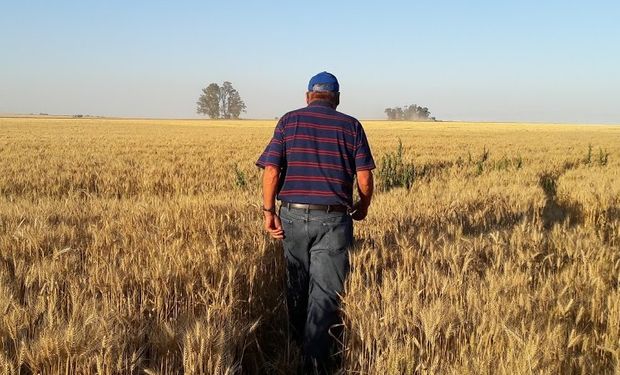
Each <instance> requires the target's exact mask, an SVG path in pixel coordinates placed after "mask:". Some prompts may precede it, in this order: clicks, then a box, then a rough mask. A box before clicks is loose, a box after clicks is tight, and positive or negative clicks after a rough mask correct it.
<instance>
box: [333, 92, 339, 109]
mask: <svg viewBox="0 0 620 375" xmlns="http://www.w3.org/2000/svg"><path fill="white" fill-rule="evenodd" d="M339 104H340V93H339V92H337V93H336V95H335V96H334V105H335V106H336V107H338V105H339Z"/></svg>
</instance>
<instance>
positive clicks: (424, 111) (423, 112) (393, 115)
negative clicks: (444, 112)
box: [385, 104, 435, 121]
mask: <svg viewBox="0 0 620 375" xmlns="http://www.w3.org/2000/svg"><path fill="white" fill-rule="evenodd" d="M385 114H386V115H387V117H388V120H409V121H435V117H431V111H429V110H428V108H427V107H422V106H419V105H417V104H411V105H409V106H405V107H394V108H386V109H385Z"/></svg>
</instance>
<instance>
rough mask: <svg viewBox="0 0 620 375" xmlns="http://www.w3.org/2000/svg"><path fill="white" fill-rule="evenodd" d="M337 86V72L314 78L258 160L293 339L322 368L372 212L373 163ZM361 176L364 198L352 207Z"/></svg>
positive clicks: (285, 116) (311, 360) (264, 207)
mask: <svg viewBox="0 0 620 375" xmlns="http://www.w3.org/2000/svg"><path fill="white" fill-rule="evenodd" d="M339 91H340V90H339V83H338V80H337V79H336V77H335V76H334V75H332V74H330V73H327V72H322V73H319V74H317V75H315V76H314V77H312V78H311V79H310V82H309V84H308V92H307V93H306V102H307V104H308V106H307V107H305V108H301V109H298V110H295V111H292V112H289V113H287V114H285V115H284V116H282V118H281V119H280V121H279V122H278V124H277V125H276V128H275V131H274V135H273V138H272V139H271V142H270V143H269V144H268V145H267V147H266V149H265V151H264V152H263V154H262V155H261V156H260V158H259V159H258V161H257V162H256V165H258V166H259V167H261V168H264V169H265V170H264V173H263V212H264V216H265V230H266V231H267V232H268V233H269V234H270V235H271V236H272V237H273V238H276V239H282V240H283V246H284V253H285V258H286V263H287V304H288V312H289V320H290V323H291V328H292V334H293V338H294V339H295V340H296V341H297V342H298V343H300V344H302V345H303V353H304V357H305V359H306V361H307V362H310V363H312V364H313V366H315V368H323V369H325V368H326V367H327V366H328V365H327V364H328V362H329V354H330V347H331V346H333V344H334V340H333V338H332V336H333V335H334V334H335V333H334V332H335V330H336V329H335V328H336V327H334V326H337V325H338V324H339V307H340V295H341V294H342V293H343V289H344V282H345V278H346V276H347V273H348V270H349V255H348V248H349V247H350V246H351V245H352V243H353V222H352V220H363V219H364V218H365V217H366V215H367V213H368V207H369V206H370V201H371V198H372V192H373V177H372V169H374V168H375V163H374V160H373V157H372V154H371V152H370V147H369V145H368V140H367V139H366V134H365V133H364V129H363V128H362V125H361V124H360V122H359V121H357V120H356V119H355V118H353V117H351V116H348V115H345V114H343V113H340V112H338V111H336V107H337V106H338V104H339V103H340V92H339ZM355 177H357V187H358V192H359V196H360V200H359V201H358V202H356V203H355V204H353V184H354V178H355ZM276 194H277V198H278V199H279V200H280V201H281V202H282V203H281V205H280V211H279V215H278V211H276V204H275V199H276Z"/></svg>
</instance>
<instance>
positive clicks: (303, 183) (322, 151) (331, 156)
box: [256, 100, 375, 207]
mask: <svg viewBox="0 0 620 375" xmlns="http://www.w3.org/2000/svg"><path fill="white" fill-rule="evenodd" d="M256 165H257V166H259V167H261V168H264V167H265V166H267V165H273V166H276V167H280V171H281V172H280V184H279V186H278V199H279V200H281V201H283V202H289V203H307V204H323V205H328V204H329V205H334V204H341V205H345V206H348V207H351V206H352V203H353V202H352V201H353V181H354V176H355V172H357V171H361V170H370V169H374V168H375V162H374V160H373V158H372V154H371V152H370V147H369V145H368V140H367V139H366V134H365V133H364V129H363V128H362V124H360V122H359V121H357V120H356V119H355V118H353V117H351V116H348V115H345V114H344V113H340V112H338V111H336V110H335V109H333V108H331V107H330V105H329V103H328V102H324V101H320V100H319V101H313V102H312V103H310V104H309V105H308V106H307V107H305V108H301V109H298V110H295V111H292V112H289V113H287V114H285V115H284V116H282V118H280V121H278V124H277V125H276V128H275V131H274V133H273V138H272V139H271V141H270V142H269V144H268V145H267V147H266V148H265V151H264V152H263V154H262V155H261V156H260V158H259V159H258V161H257V162H256Z"/></svg>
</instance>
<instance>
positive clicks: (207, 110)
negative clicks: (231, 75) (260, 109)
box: [196, 81, 246, 119]
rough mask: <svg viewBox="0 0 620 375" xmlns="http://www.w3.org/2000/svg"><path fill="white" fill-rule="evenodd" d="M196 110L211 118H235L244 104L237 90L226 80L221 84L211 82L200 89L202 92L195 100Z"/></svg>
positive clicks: (243, 107) (243, 109) (244, 107)
mask: <svg viewBox="0 0 620 375" xmlns="http://www.w3.org/2000/svg"><path fill="white" fill-rule="evenodd" d="M196 104H197V105H198V108H197V109H196V112H197V113H199V114H202V115H207V116H209V117H210V118H213V119H220V118H221V119H231V118H232V119H237V118H239V115H240V114H241V112H245V109H246V106H245V103H244V102H243V100H242V99H241V95H239V92H238V91H237V90H236V89H235V88H234V87H233V86H232V83H230V82H228V81H226V82H224V83H223V84H222V86H220V85H218V84H217V83H211V84H210V85H209V86H207V87H206V88H204V89H202V94H201V95H200V97H199V98H198V101H197V102H196Z"/></svg>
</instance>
